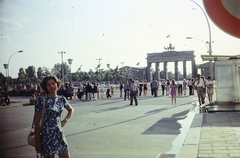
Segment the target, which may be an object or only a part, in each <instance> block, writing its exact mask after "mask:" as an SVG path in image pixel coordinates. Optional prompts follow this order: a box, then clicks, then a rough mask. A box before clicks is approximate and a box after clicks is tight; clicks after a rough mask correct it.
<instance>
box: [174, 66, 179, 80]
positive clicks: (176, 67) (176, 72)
mask: <svg viewBox="0 0 240 158" xmlns="http://www.w3.org/2000/svg"><path fill="white" fill-rule="evenodd" d="M174 63H175V80H176V81H177V80H178V61H175V62H174Z"/></svg>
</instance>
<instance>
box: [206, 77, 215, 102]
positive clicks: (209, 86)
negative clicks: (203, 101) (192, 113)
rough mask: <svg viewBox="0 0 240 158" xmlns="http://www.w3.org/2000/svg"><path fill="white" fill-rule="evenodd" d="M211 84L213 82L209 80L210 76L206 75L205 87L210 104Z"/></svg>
mask: <svg viewBox="0 0 240 158" xmlns="http://www.w3.org/2000/svg"><path fill="white" fill-rule="evenodd" d="M213 85H214V83H213V81H212V80H211V76H208V77H207V80H206V87H207V94H208V101H209V103H210V104H212V95H213Z"/></svg>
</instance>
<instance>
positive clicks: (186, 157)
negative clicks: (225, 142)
mask: <svg viewBox="0 0 240 158" xmlns="http://www.w3.org/2000/svg"><path fill="white" fill-rule="evenodd" d="M202 122H203V113H199V114H196V115H195V116H194V119H193V122H192V124H191V126H190V129H189V131H188V133H187V136H186V138H185V140H184V143H183V146H182V148H181V150H180V153H179V155H178V157H177V158H193V157H197V155H198V146H199V140H200V134H201V129H202Z"/></svg>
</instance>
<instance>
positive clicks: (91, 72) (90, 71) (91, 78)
mask: <svg viewBox="0 0 240 158" xmlns="http://www.w3.org/2000/svg"><path fill="white" fill-rule="evenodd" d="M89 72H90V75H91V82H92V69H90V70H89Z"/></svg>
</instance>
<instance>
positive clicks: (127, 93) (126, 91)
mask: <svg viewBox="0 0 240 158" xmlns="http://www.w3.org/2000/svg"><path fill="white" fill-rule="evenodd" d="M129 87H130V85H129V83H128V80H126V81H125V82H124V83H123V90H124V100H126V99H127V98H128V100H129Z"/></svg>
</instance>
